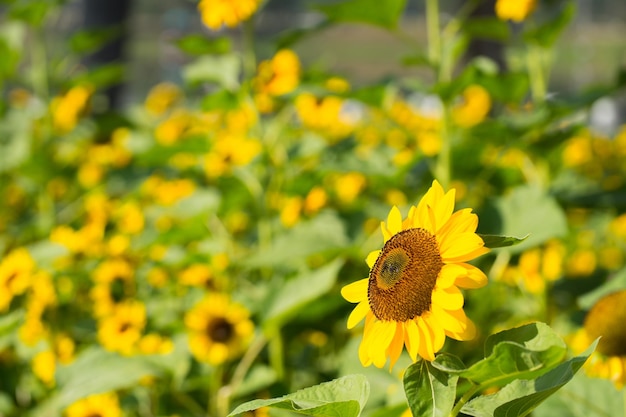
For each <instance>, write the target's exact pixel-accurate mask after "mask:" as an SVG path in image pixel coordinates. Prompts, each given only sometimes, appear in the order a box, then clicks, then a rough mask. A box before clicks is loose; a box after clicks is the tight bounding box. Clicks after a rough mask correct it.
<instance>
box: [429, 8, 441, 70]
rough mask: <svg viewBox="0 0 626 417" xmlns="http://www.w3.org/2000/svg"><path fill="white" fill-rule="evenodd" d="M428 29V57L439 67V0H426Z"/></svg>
mask: <svg viewBox="0 0 626 417" xmlns="http://www.w3.org/2000/svg"><path fill="white" fill-rule="evenodd" d="M426 30H427V31H428V59H429V60H430V62H431V63H432V64H433V65H435V66H437V67H438V66H439V63H440V61H441V34H440V33H439V0H426Z"/></svg>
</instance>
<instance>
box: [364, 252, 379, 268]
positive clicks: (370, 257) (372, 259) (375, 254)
mask: <svg viewBox="0 0 626 417" xmlns="http://www.w3.org/2000/svg"><path fill="white" fill-rule="evenodd" d="M380 252H382V251H380V250H374V251H371V252H370V253H369V254H368V255H367V258H365V262H367V266H369V267H370V268H373V267H374V264H375V263H376V259H378V255H380Z"/></svg>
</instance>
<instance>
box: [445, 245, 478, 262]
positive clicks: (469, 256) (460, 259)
mask: <svg viewBox="0 0 626 417" xmlns="http://www.w3.org/2000/svg"><path fill="white" fill-rule="evenodd" d="M488 252H489V248H486V247H484V246H482V247H480V248H476V249H475V250H473V251H472V252H468V253H466V254H465V255H462V256H457V257H447V258H446V259H444V262H445V263H462V262H467V261H471V260H472V259H474V258H478V257H479V256H481V255H484V254H486V253H488ZM442 258H443V257H442Z"/></svg>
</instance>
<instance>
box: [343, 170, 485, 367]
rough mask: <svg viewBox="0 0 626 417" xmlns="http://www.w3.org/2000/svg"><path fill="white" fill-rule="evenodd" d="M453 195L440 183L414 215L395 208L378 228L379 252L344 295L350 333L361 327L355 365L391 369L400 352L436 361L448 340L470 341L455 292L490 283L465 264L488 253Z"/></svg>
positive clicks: (474, 220)
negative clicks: (350, 307)
mask: <svg viewBox="0 0 626 417" xmlns="http://www.w3.org/2000/svg"><path fill="white" fill-rule="evenodd" d="M454 196H455V190H454V189H452V190H450V191H448V192H447V193H444V191H443V188H442V187H441V185H440V184H439V183H438V182H437V181H433V184H432V186H431V187H430V189H429V190H428V192H427V193H426V194H425V195H424V197H423V198H422V200H421V201H420V202H419V204H418V205H417V207H415V206H412V207H411V209H410V211H409V214H408V217H407V218H406V219H404V220H403V219H402V215H401V214H400V210H398V208H397V207H395V206H394V207H393V208H392V209H391V211H390V212H389V215H388V217H387V223H385V222H382V223H381V229H382V233H383V237H384V242H385V243H384V245H383V248H382V249H381V250H377V251H373V252H371V253H370V254H369V255H368V256H367V260H366V261H367V264H368V265H369V267H370V274H369V277H368V278H365V279H362V280H360V281H356V282H353V283H352V284H349V285H347V286H345V287H343V288H342V290H341V295H342V296H343V297H344V298H345V299H346V300H348V301H350V302H352V303H358V304H357V306H356V307H355V308H354V310H353V311H352V313H351V314H350V317H349V318H348V328H349V329H351V328H353V327H354V326H356V325H357V323H359V322H360V321H361V320H363V319H365V330H364V334H363V341H362V342H361V346H360V348H359V359H360V360H361V363H362V364H363V366H369V365H371V364H372V363H373V364H374V365H375V366H376V367H378V368H382V367H383V366H385V363H386V362H387V357H389V358H390V367H391V368H393V365H394V364H395V363H396V361H397V360H398V358H399V357H400V354H401V353H402V349H403V346H406V349H407V351H408V353H409V355H410V357H411V359H412V360H413V361H416V360H417V356H418V355H419V356H420V357H422V358H424V359H426V360H430V361H432V360H434V359H435V353H436V352H437V351H439V350H440V349H441V348H442V347H443V344H444V341H445V338H446V336H448V337H451V338H453V339H456V340H470V339H472V338H473V337H474V335H475V333H476V328H475V327H474V324H473V323H472V322H471V321H470V320H469V319H468V318H467V316H466V315H465V312H464V311H463V303H464V299H463V294H461V291H460V290H459V288H479V287H482V286H483V285H485V284H486V283H487V277H486V276H485V274H484V273H483V272H482V271H481V270H479V269H478V268H476V267H474V266H472V265H469V264H467V263H466V262H467V261H469V260H471V259H474V258H476V257H477V256H480V255H483V254H485V253H486V252H488V249H487V248H486V247H485V246H484V242H483V240H482V238H481V237H480V236H479V235H477V234H476V227H477V226H478V216H476V214H474V213H472V209H469V208H468V209H462V210H459V211H457V212H454V213H453V210H454Z"/></svg>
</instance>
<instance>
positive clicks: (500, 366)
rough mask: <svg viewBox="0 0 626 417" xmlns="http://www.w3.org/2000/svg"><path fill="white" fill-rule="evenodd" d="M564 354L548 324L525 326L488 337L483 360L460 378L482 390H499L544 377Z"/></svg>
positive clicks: (560, 343) (559, 341)
mask: <svg viewBox="0 0 626 417" xmlns="http://www.w3.org/2000/svg"><path fill="white" fill-rule="evenodd" d="M565 352H566V346H565V343H564V342H563V340H561V338H560V337H559V336H558V335H557V334H556V333H555V332H554V331H553V330H552V329H551V328H550V327H549V326H548V325H547V324H544V323H532V324H527V325H524V326H521V327H517V328H514V329H509V330H504V331H502V332H499V333H496V334H494V335H491V336H489V337H488V338H487V340H486V342H485V356H486V357H485V359H483V360H481V361H479V362H476V363H475V364H474V365H472V366H470V367H469V368H468V369H466V370H463V371H461V372H459V375H460V376H462V377H464V378H466V379H469V380H470V381H472V382H474V383H476V384H480V385H483V386H485V387H501V386H503V385H505V384H507V383H509V382H511V381H512V380H514V379H528V378H536V377H538V376H539V375H542V374H545V373H546V372H547V371H549V370H550V369H551V368H553V367H554V366H556V365H557V364H558V363H559V362H560V361H561V359H563V356H565Z"/></svg>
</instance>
